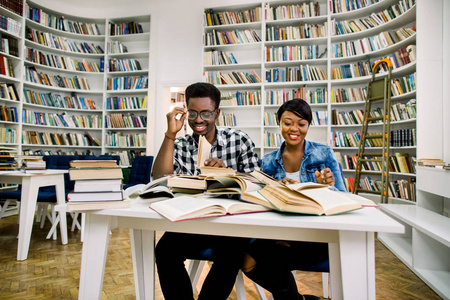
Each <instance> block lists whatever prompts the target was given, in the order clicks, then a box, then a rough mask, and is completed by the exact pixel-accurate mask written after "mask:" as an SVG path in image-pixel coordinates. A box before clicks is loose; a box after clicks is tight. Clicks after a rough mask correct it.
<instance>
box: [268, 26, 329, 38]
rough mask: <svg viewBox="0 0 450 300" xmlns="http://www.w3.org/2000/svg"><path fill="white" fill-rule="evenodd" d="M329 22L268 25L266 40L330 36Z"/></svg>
mask: <svg viewBox="0 0 450 300" xmlns="http://www.w3.org/2000/svg"><path fill="white" fill-rule="evenodd" d="M327 28H328V23H327V22H325V23H323V24H306V23H305V24H303V25H302V23H301V22H300V23H299V24H298V26H286V27H280V26H268V27H267V28H266V41H268V42H273V41H292V40H301V39H310V38H322V37H326V36H328V30H327Z"/></svg>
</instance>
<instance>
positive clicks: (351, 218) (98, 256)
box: [57, 203, 404, 300]
mask: <svg viewBox="0 0 450 300" xmlns="http://www.w3.org/2000/svg"><path fill="white" fill-rule="evenodd" d="M57 210H60V211H65V206H62V207H60V206H57ZM115 226H118V227H122V228H130V238H131V247H132V254H133V266H134V278H135V286H136V299H154V287H155V276H154V275H155V265H154V246H155V231H175V232H185V233H199V234H214V235H224V236H240V237H255V238H272V239H286V240H297V241H314V242H327V243H329V253H330V273H331V274H330V278H331V290H332V292H333V300H335V299H336V300H337V299H345V300H353V299H355V300H362V299H371V300H375V249H374V247H375V241H374V233H375V232H388V233H403V232H404V226H403V225H401V224H400V223H398V222H397V221H395V220H394V219H392V218H390V217H389V216H387V215H385V214H384V213H382V212H381V211H379V210H378V209H377V208H373V207H370V208H363V209H360V210H357V211H353V212H349V213H346V214H341V215H336V216H328V217H315V216H301V215H295V214H279V213H276V212H264V213H255V214H243V215H235V216H226V217H215V218H205V219H196V220H189V221H182V222H175V223H174V222H171V221H169V220H167V219H165V218H163V217H161V216H160V215H159V214H158V213H156V212H154V211H152V210H151V209H150V208H148V205H147V204H136V203H132V204H131V207H130V208H123V209H104V210H99V211H86V224H85V236H84V242H83V253H82V257H81V273H80V289H79V295H78V299H100V298H101V293H102V285H103V276H104V271H105V263H106V254H107V250H108V241H109V232H110V229H111V228H112V227H115Z"/></svg>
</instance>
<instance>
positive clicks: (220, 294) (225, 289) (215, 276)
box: [155, 232, 249, 300]
mask: <svg viewBox="0 0 450 300" xmlns="http://www.w3.org/2000/svg"><path fill="white" fill-rule="evenodd" d="M248 243H249V239H247V238H235V237H223V236H213V235H199V234H185V233H174V232H166V233H164V235H163V236H162V237H161V239H160V240H159V242H158V244H157V245H156V248H155V258H156V265H157V268H158V276H159V282H160V285H161V289H162V292H163V294H164V299H166V300H192V299H194V296H193V291H192V285H191V281H190V279H189V275H188V273H187V271H186V268H185V265H184V261H185V260H186V259H202V258H203V257H201V255H200V253H201V252H202V251H203V250H205V249H212V253H213V254H212V257H208V259H209V260H212V261H213V265H212V267H211V270H210V271H209V273H208V275H207V277H206V279H205V281H204V283H203V286H202V289H201V291H200V294H199V297H198V299H199V300H221V299H223V300H225V299H227V298H228V296H229V295H230V293H231V291H232V290H233V286H234V283H235V281H236V276H237V273H238V272H239V269H240V267H241V265H242V262H243V257H244V250H245V248H246V246H248ZM203 259H205V258H203Z"/></svg>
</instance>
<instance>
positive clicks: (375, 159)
mask: <svg viewBox="0 0 450 300" xmlns="http://www.w3.org/2000/svg"><path fill="white" fill-rule="evenodd" d="M359 160H360V161H371V162H383V160H382V159H378V158H360V159H359Z"/></svg>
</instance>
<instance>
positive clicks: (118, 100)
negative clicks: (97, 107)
mask: <svg viewBox="0 0 450 300" xmlns="http://www.w3.org/2000/svg"><path fill="white" fill-rule="evenodd" d="M146 108H147V96H145V97H108V98H106V109H146Z"/></svg>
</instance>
